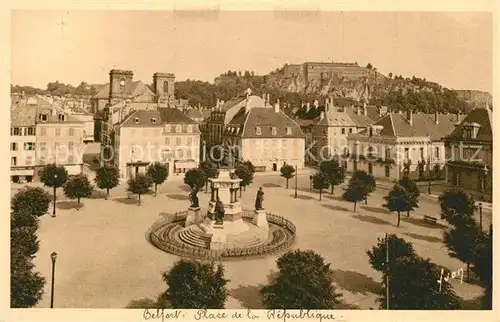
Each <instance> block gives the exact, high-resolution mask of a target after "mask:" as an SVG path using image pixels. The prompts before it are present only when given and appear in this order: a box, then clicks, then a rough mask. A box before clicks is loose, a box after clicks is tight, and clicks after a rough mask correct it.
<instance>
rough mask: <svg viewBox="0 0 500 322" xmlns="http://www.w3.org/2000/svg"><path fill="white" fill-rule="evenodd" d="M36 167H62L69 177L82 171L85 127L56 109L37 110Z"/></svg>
mask: <svg viewBox="0 0 500 322" xmlns="http://www.w3.org/2000/svg"><path fill="white" fill-rule="evenodd" d="M36 124H37V125H36V146H37V149H36V167H37V169H41V168H43V166H45V165H46V164H49V163H56V164H57V165H62V166H64V168H65V169H66V170H67V171H68V174H69V175H77V174H81V173H82V171H83V152H84V151H85V143H84V142H83V137H84V131H85V123H84V122H82V121H80V120H78V119H77V118H76V117H74V116H72V115H71V114H69V113H68V112H66V111H64V110H61V109H58V108H56V107H54V106H53V107H51V108H49V107H40V106H39V107H38V109H37V117H36Z"/></svg>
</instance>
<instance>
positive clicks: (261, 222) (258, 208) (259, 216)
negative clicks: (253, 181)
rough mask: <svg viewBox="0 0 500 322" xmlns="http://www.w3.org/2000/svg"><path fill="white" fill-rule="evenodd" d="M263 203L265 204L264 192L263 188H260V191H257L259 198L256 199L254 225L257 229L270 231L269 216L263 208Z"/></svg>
mask: <svg viewBox="0 0 500 322" xmlns="http://www.w3.org/2000/svg"><path fill="white" fill-rule="evenodd" d="M263 202H264V191H262V187H259V190H258V191H257V196H256V197H255V217H254V224H255V225H256V226H257V227H260V228H264V229H268V228H269V225H268V223H267V215H266V211H265V210H264V207H263Z"/></svg>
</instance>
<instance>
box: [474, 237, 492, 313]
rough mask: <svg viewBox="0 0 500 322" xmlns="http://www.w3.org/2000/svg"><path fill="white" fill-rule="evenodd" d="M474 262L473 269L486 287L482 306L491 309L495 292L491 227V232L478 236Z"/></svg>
mask: <svg viewBox="0 0 500 322" xmlns="http://www.w3.org/2000/svg"><path fill="white" fill-rule="evenodd" d="M473 262H474V266H473V267H472V271H473V272H474V274H476V276H477V277H478V278H479V281H480V282H481V284H482V285H483V287H484V295H483V298H482V299H481V307H482V308H483V309H486V310H491V308H492V294H493V293H492V286H493V280H492V275H493V232H492V230H491V229H490V232H489V234H486V233H484V232H480V233H479V235H478V236H477V240H476V246H475V250H474V261H473Z"/></svg>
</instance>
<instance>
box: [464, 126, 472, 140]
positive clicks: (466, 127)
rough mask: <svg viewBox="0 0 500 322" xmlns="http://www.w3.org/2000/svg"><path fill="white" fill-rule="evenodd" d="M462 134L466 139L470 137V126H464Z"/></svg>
mask: <svg viewBox="0 0 500 322" xmlns="http://www.w3.org/2000/svg"><path fill="white" fill-rule="evenodd" d="M464 136H465V138H466V139H470V138H472V127H470V126H464Z"/></svg>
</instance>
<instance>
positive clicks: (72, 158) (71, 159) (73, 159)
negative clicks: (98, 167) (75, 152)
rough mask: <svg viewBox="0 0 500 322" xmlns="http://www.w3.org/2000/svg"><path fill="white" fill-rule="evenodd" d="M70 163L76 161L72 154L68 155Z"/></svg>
mask: <svg viewBox="0 0 500 322" xmlns="http://www.w3.org/2000/svg"><path fill="white" fill-rule="evenodd" d="M68 163H69V164H73V163H75V158H74V157H73V156H72V155H68Z"/></svg>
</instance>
